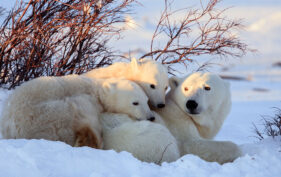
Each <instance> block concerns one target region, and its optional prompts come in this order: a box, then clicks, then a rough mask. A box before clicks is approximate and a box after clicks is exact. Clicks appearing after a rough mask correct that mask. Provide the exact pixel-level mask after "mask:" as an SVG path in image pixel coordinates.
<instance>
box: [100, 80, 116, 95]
mask: <svg viewBox="0 0 281 177" xmlns="http://www.w3.org/2000/svg"><path fill="white" fill-rule="evenodd" d="M102 86H103V90H104V91H105V92H106V93H111V92H112V91H113V90H114V89H115V88H116V87H117V84H116V83H111V82H105V83H103V85H102Z"/></svg>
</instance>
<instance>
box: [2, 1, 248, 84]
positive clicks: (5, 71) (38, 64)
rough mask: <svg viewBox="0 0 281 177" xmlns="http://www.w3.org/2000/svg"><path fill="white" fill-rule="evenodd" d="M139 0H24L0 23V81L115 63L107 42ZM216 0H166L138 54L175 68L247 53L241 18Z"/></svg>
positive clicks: (82, 71)
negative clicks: (187, 3) (179, 5)
mask: <svg viewBox="0 0 281 177" xmlns="http://www.w3.org/2000/svg"><path fill="white" fill-rule="evenodd" d="M135 2H136V0H119V1H117V0H115V1H113V0H29V1H28V2H26V3H24V2H22V1H21V2H20V3H18V5H17V6H16V7H15V8H14V9H13V10H12V11H10V12H9V14H8V16H7V17H6V19H5V21H4V22H3V23H2V25H1V26H0V76H1V77H0V87H4V88H14V87H15V86H17V85H20V84H21V83H22V82H24V81H28V80H30V79H33V78H36V77H39V76H44V75H46V76H61V75H67V74H74V73H75V74H81V73H84V72H86V71H88V70H90V69H93V68H97V67H101V66H105V65H108V64H112V63H113V62H114V60H115V59H119V58H118V57H122V56H120V55H118V56H117V54H116V53H115V52H113V50H112V49H111V48H109V47H108V43H109V41H110V39H112V37H113V36H116V35H117V36H118V35H120V32H121V28H120V25H119V26H118V23H120V22H124V15H126V14H127V13H129V12H130V11H129V8H130V7H131V6H132V5H133V4H134V3H135ZM203 2H204V3H203ZM218 2H219V1H218V0H208V1H202V2H201V6H200V7H199V8H196V7H194V8H185V9H177V10H172V5H173V4H174V3H176V1H172V0H171V1H170V0H165V9H164V11H163V13H162V15H161V17H160V20H159V22H158V24H157V25H156V27H155V31H154V34H153V36H152V40H151V46H150V52H147V53H145V54H143V56H142V57H140V58H145V57H146V58H152V59H154V60H157V61H160V62H162V63H163V64H166V65H168V67H169V72H170V73H173V72H174V71H175V67H173V66H175V65H176V64H180V65H188V64H189V63H190V62H192V61H194V60H196V59H194V58H195V57H197V56H203V55H216V56H220V57H227V56H234V57H241V56H243V55H244V54H245V53H246V52H247V51H249V49H248V46H247V45H246V44H245V43H243V42H241V40H240V39H239V38H238V37H237V36H236V35H235V32H237V31H238V30H240V29H241V28H242V25H241V22H240V21H239V20H238V21H236V20H231V19H228V18H226V17H225V15H224V12H225V10H227V9H223V10H218V9H216V8H215V7H216V6H217V4H218ZM179 14H180V15H179ZM182 14H184V15H182ZM163 41H164V42H163ZM204 66H205V65H203V67H204Z"/></svg>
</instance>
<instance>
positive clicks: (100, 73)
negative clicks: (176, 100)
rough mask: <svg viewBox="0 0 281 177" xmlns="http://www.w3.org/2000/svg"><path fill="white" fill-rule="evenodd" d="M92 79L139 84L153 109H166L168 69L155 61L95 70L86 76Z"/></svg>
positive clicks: (113, 65) (136, 62)
mask: <svg viewBox="0 0 281 177" xmlns="http://www.w3.org/2000/svg"><path fill="white" fill-rule="evenodd" d="M84 76H87V77H90V78H110V77H113V78H125V79H128V80H131V81H134V82H136V83H138V84H139V85H140V86H141V87H142V89H143V90H144V92H145V93H146V95H147V96H148V98H149V103H150V105H152V106H153V107H157V108H163V107H165V94H166V90H167V89H168V85H169V81H168V74H167V68H166V67H165V66H164V65H162V64H161V63H158V62H156V61H154V60H148V59H143V60H141V61H137V60H136V59H132V61H131V63H125V62H119V63H114V64H112V65H111V66H108V67H105V68H98V69H93V70H91V71H89V72H87V73H85V74H84Z"/></svg>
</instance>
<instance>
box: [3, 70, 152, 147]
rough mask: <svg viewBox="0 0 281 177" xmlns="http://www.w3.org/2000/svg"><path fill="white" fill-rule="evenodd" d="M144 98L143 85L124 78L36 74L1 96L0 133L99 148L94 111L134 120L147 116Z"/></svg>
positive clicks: (96, 118) (147, 111)
mask: <svg viewBox="0 0 281 177" xmlns="http://www.w3.org/2000/svg"><path fill="white" fill-rule="evenodd" d="M147 101H148V98H147V96H146V95H145V93H144V92H143V90H142V89H141V88H140V87H139V86H138V85H137V84H135V83H133V82H131V81H128V80H122V79H90V78H87V77H83V76H77V75H69V76H63V77H40V78H37V79H34V80H32V81H29V82H26V83H24V84H22V85H21V86H19V87H17V88H16V89H15V90H14V91H13V93H12V95H11V96H10V97H9V98H8V99H7V102H6V104H5V106H4V108H3V113H2V120H1V122H0V125H1V131H2V135H3V138H26V139H41V138H44V139H48V140H59V141H63V142H65V143H68V144H70V145H72V146H74V145H75V146H82V145H89V146H92V147H96V148H101V147H102V137H101V131H102V130H101V125H100V122H99V119H98V116H99V114H100V113H101V112H103V111H109V112H116V113H117V112H118V113H124V114H128V115H130V116H131V117H133V118H136V119H140V120H143V119H147V118H151V117H152V116H154V115H153V113H152V112H151V111H150V109H149V107H148V104H147ZM133 102H138V103H139V105H137V106H136V105H133V104H132V103H133Z"/></svg>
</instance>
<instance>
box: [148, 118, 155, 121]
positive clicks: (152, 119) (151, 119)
mask: <svg viewBox="0 0 281 177" xmlns="http://www.w3.org/2000/svg"><path fill="white" fill-rule="evenodd" d="M147 120H149V121H151V122H153V121H154V120H155V117H150V118H148V119H147Z"/></svg>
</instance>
